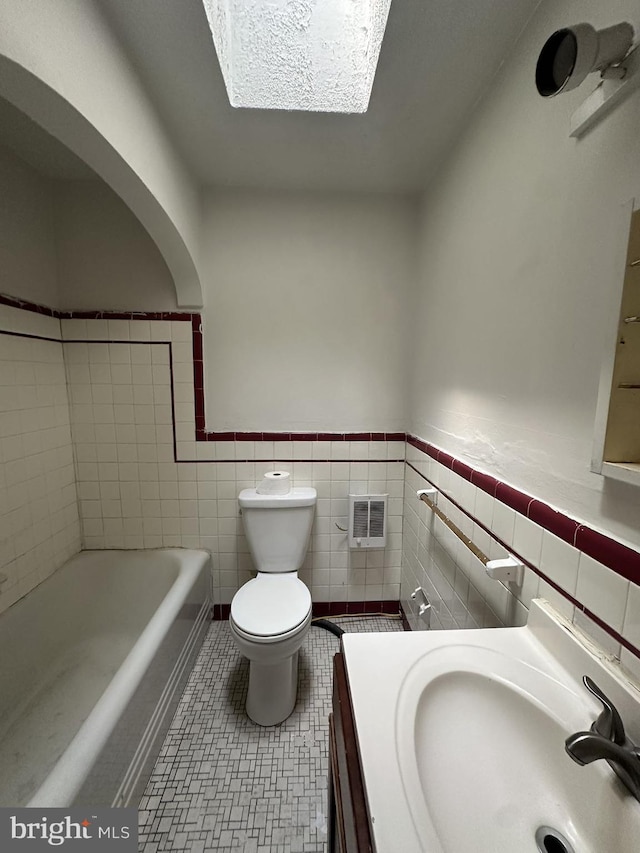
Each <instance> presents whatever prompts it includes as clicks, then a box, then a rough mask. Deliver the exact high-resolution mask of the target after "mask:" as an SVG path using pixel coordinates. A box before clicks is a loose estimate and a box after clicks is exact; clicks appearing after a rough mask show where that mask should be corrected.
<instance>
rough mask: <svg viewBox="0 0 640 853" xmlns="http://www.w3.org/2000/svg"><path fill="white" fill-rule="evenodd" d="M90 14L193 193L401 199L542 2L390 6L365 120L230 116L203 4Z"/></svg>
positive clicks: (410, 0)
mask: <svg viewBox="0 0 640 853" xmlns="http://www.w3.org/2000/svg"><path fill="white" fill-rule="evenodd" d="M97 2H98V4H99V6H100V8H101V9H102V10H103V12H104V15H105V17H106V18H107V20H108V22H109V23H110V25H111V26H112V27H113V29H114V30H115V32H116V34H117V35H118V37H119V39H120V40H121V42H122V44H123V46H124V49H125V51H126V53H127V54H128V56H129V58H130V60H131V63H132V65H133V66H134V67H135V69H136V70H137V72H138V74H139V76H140V78H141V80H142V82H143V84H144V86H145V88H146V89H147V91H148V93H149V95H150V97H151V99H152V100H153V102H154V104H155V106H156V108H157V110H158V112H159V113H160V115H161V117H162V120H163V122H164V124H165V126H166V129H167V131H168V133H169V136H170V137H171V138H172V139H173V141H174V144H175V145H176V147H177V149H178V151H179V152H180V154H181V155H182V157H183V158H184V160H185V163H186V165H187V166H188V167H189V168H190V170H191V171H192V173H193V175H194V177H195V178H196V180H197V181H198V182H199V183H201V184H203V185H207V186H214V187H225V186H233V187H257V188H274V189H311V190H330V191H335V190H342V191H374V192H401V193H404V192H416V191H418V190H420V189H421V188H423V187H424V186H425V184H426V182H427V181H428V179H429V177H430V175H431V174H432V173H433V171H434V169H436V168H437V165H438V163H439V162H440V160H441V158H442V156H443V154H444V152H445V151H446V149H447V148H448V147H449V146H450V145H451V144H452V142H453V141H454V140H455V138H456V136H457V135H458V134H459V133H461V132H462V130H463V128H464V125H465V122H466V121H467V119H468V117H469V111H470V110H471V108H472V107H473V105H474V103H475V102H476V101H477V100H478V98H479V97H480V96H481V95H482V93H483V92H484V91H486V88H487V86H488V85H489V82H490V80H491V78H492V77H493V75H494V74H495V72H496V71H497V69H498V67H499V65H500V64H501V62H502V61H503V59H504V58H505V56H506V55H507V54H508V52H509V51H510V50H511V48H512V46H513V43H514V41H515V39H516V38H517V37H518V35H519V34H520V32H521V31H522V29H523V28H524V26H525V24H526V22H527V20H528V19H529V18H530V16H531V15H532V13H533V10H534V9H535V7H536V6H537V5H538V3H539V0H393V2H392V4H391V11H390V13H389V20H388V24H387V31H386V34H385V37H384V41H383V44H382V51H381V54H380V61H379V64H378V71H377V74H376V78H375V81H374V84H373V92H372V96H371V102H370V106H369V110H368V112H367V113H365V114H363V115H333V114H327V113H302V112H283V111H270V110H269V111H267V110H236V109H233V108H232V107H231V106H230V105H229V102H228V100H227V95H226V91H225V87H224V83H223V80H222V75H221V72H220V68H219V65H218V60H217V57H216V54H215V50H214V47H213V43H212V40H211V36H210V31H209V26H208V24H207V19H206V16H205V13H204V9H203V7H202V4H201V2H200V0H162V2H160V0H97ZM532 77H533V69H532Z"/></svg>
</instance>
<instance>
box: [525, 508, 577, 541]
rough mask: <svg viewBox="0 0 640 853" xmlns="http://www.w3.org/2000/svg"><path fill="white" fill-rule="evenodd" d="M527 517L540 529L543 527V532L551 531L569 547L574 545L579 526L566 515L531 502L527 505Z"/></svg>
mask: <svg viewBox="0 0 640 853" xmlns="http://www.w3.org/2000/svg"><path fill="white" fill-rule="evenodd" d="M527 516H528V518H530V519H531V521H535V523H536V524H539V525H540V527H544V528H545V530H549V531H551V533H553V534H555V535H556V536H558V537H559V538H560V539H563V540H564V541H565V542H568V543H569V545H575V544H576V532H577V530H578V527H579V526H580V525H579V524H578V522H577V521H575V520H574V519H573V518H569V516H568V515H565V514H564V513H562V512H558V510H556V509H552V508H551V507H550V506H548V505H547V504H545V503H543V502H542V501H539V500H532V501H530V503H529V509H528V512H527ZM581 550H584V549H581Z"/></svg>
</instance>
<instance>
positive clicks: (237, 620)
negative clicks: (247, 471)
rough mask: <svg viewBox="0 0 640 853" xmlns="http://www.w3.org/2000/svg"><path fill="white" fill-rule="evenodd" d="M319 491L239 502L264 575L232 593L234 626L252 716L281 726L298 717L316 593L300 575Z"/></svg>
mask: <svg viewBox="0 0 640 853" xmlns="http://www.w3.org/2000/svg"><path fill="white" fill-rule="evenodd" d="M316 499H317V496H316V490H315V489H311V488H304V489H302V488H301V489H291V490H290V491H289V492H288V494H277V495H274V494H259V493H258V492H257V491H256V489H243V490H242V491H241V492H240V495H239V498H238V501H239V503H240V507H241V511H242V520H243V523H244V531H245V534H246V537H247V540H248V543H249V549H250V551H251V556H252V557H253V561H254V564H255V567H256V569H257V570H258V574H257V576H256V577H255V578H253V579H252V580H250V581H247V583H245V584H244V586H242V587H241V588H240V589H239V590H238V592H236V594H235V595H234V596H233V600H232V602H231V615H230V617H229V627H230V629H231V634H232V636H233V639H234V640H235V643H236V645H237V647H238V649H239V650H240V652H241V654H243V655H244V656H245V657H247V658H248V659H249V691H248V694H247V705H246V708H247V714H248V715H249V717H250V718H251V719H252V720H253V721H254V722H255V723H258V724H259V725H261V726H274V725H276V724H277V723H281V722H282V721H283V720H286V718H287V717H288V716H289V714H291V712H292V711H293V708H294V706H295V704H296V693H297V687H298V650H299V649H300V646H301V645H302V642H303V640H304V638H305V636H306V634H307V631H308V630H309V625H310V624H311V593H310V592H309V590H308V589H307V587H306V586H305V584H304V583H303V582H302V581H301V580H300V579H299V578H298V569H299V568H300V566H301V565H302V562H303V560H304V557H305V554H306V551H307V546H308V544H309V536H310V534H311V525H312V523H313V513H314V509H315V505H316Z"/></svg>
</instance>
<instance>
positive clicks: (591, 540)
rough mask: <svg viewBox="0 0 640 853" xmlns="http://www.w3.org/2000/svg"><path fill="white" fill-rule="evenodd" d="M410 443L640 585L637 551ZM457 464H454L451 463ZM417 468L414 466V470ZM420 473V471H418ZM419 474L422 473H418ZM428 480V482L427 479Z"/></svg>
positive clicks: (439, 452)
mask: <svg viewBox="0 0 640 853" xmlns="http://www.w3.org/2000/svg"><path fill="white" fill-rule="evenodd" d="M407 442H408V444H410V445H411V446H412V447H416V448H418V450H421V451H422V452H423V453H426V454H427V455H428V456H430V457H431V458H433V459H436V460H437V461H438V462H441V463H442V464H443V465H446V467H447V468H453V470H454V471H455V472H456V473H457V474H459V475H460V476H461V477H464V479H465V480H468V481H469V482H471V483H473V485H474V486H477V487H478V488H479V489H482V490H483V491H484V492H487V493H488V494H490V495H492V496H494V497H495V498H497V499H498V500H499V501H500V502H501V503H503V504H506V505H507V506H510V507H511V508H512V509H514V510H515V511H516V512H519V513H520V514H521V515H524V516H525V517H527V518H530V519H531V521H534V522H535V523H536V524H539V525H540V527H543V528H544V529H545V530H548V531H549V532H550V533H553V534H554V535H555V536H557V537H558V538H560V539H562V540H563V541H564V542H568V543H569V545H573V546H575V547H576V548H578V549H579V550H580V551H583V552H584V553H585V554H588V555H589V556H590V557H593V559H594V560H598V562H600V563H602V564H603V565H604V566H607V568H609V569H611V570H612V571H614V572H616V573H617V574H619V575H622V576H623V577H625V578H627V580H630V581H633V582H634V583H636V584H639V585H640V552H638V551H635V550H634V549H633V548H630V547H628V546H627V545H623V544H622V543H621V542H617V541H616V540H615V539H612V538H611V537H609V536H606V535H605V534H604V533H599V532H597V531H596V530H593V529H592V528H590V527H588V526H587V525H585V524H580V523H579V522H578V521H576V520H575V519H573V518H571V517H570V516H568V515H565V514H564V513H563V512H559V511H558V510H556V509H553V507H551V506H549V505H548V504H546V503H544V501H540V500H538V499H537V498H533V497H532V496H531V495H528V494H526V492H521V491H520V490H519V489H515V488H514V487H513V486H510V485H509V484H508V483H503V482H501V481H499V480H496V479H495V478H494V477H491V476H490V475H489V474H484V473H483V472H482V471H476V470H475V469H473V468H471V467H470V466H468V465H467V464H466V463H463V462H461V461H460V460H457V459H454V458H453V457H451V456H450V455H449V454H448V453H445V452H444V451H442V450H440V449H439V448H436V447H434V446H433V445H430V444H428V442H425V441H422V439H419V438H417V437H416V436H413V435H409V436H407ZM452 459H453V462H452V463H450V460H452ZM411 467H413V466H411ZM414 470H416V471H417V469H414ZM417 473H420V472H419V471H417ZM425 479H426V478H425Z"/></svg>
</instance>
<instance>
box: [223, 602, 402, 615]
mask: <svg viewBox="0 0 640 853" xmlns="http://www.w3.org/2000/svg"><path fill="white" fill-rule="evenodd" d="M311 612H312V616H313V618H314V619H322V618H324V617H326V616H343V615H348V616H359V615H362V614H364V613H384V614H387V615H389V616H397V615H398V614H400V613H401V608H400V602H399V601H389V600H385V601H316V602H314V603H313V605H312V611H311ZM230 613H231V605H230V604H214V605H213V618H214V619H217V620H223V619H228V618H229V614H230Z"/></svg>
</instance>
